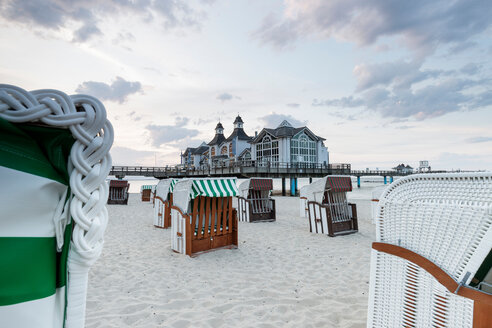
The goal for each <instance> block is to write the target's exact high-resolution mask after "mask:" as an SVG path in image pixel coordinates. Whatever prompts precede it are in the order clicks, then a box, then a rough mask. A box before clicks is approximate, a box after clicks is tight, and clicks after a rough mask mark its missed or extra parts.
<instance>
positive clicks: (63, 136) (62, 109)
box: [0, 85, 113, 328]
mask: <svg viewBox="0 0 492 328" xmlns="http://www.w3.org/2000/svg"><path fill="white" fill-rule="evenodd" d="M112 143H113V129H112V127H111V124H110V123H109V122H108V120H107V119H106V112H105V109H104V106H103V105H102V104H101V103H100V102H99V101H98V100H97V99H95V98H92V97H89V96H83V95H74V96H67V95H66V94H64V93H62V92H59V91H55V90H37V91H32V92H27V91H25V90H23V89H20V88H18V87H14V86H10V85H0V181H1V182H2V183H0V208H1V211H0V250H1V252H0V261H1V266H0V327H16V328H17V327H20V328H23V327H29V328H34V327H35V328H43V327H46V328H48V327H49V328H53V327H83V326H84V320H85V301H86V290H87V278H88V272H89V268H90V266H91V265H92V264H93V263H94V262H95V261H96V260H97V258H98V257H99V255H100V253H101V250H102V246H103V234H104V230H105V228H106V224H107V221H108V214H107V211H106V208H105V203H106V201H107V199H108V185H107V183H106V181H105V179H106V177H107V175H108V173H109V170H110V168H111V157H110V155H109V149H110V148H111V145H112Z"/></svg>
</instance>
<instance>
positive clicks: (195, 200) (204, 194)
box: [171, 178, 238, 256]
mask: <svg viewBox="0 0 492 328" xmlns="http://www.w3.org/2000/svg"><path fill="white" fill-rule="evenodd" d="M237 193H238V191H237V185H236V179H230V178H222V179H183V180H179V181H178V182H177V183H176V185H175V186H174V195H173V196H174V200H173V206H171V236H172V237H171V238H172V240H171V248H172V249H173V250H174V251H175V252H177V253H182V254H187V255H189V256H193V255H194V254H196V253H200V252H206V251H209V250H212V249H217V248H237V227H238V220H237V211H236V209H234V208H233V207H232V197H234V196H237Z"/></svg>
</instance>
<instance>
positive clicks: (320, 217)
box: [304, 176, 359, 237]
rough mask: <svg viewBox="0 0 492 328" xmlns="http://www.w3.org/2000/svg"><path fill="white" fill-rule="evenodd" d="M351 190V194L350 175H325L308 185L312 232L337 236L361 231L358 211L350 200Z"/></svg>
mask: <svg viewBox="0 0 492 328" xmlns="http://www.w3.org/2000/svg"><path fill="white" fill-rule="evenodd" d="M348 191H352V180H351V179H350V177H348V176H326V177H324V178H321V179H319V180H317V181H315V182H313V183H311V184H310V185H308V186H306V188H305V189H304V193H305V195H306V196H305V197H306V198H307V207H308V218H309V231H310V232H312V233H321V234H327V235H328V236H330V237H336V236H341V235H347V234H352V233H356V232H357V231H358V230H359V228H358V221H357V208H356V205H355V204H351V203H349V202H348V201H347V192H348Z"/></svg>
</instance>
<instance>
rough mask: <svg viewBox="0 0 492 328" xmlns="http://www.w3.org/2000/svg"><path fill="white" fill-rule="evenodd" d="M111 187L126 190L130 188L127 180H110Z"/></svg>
mask: <svg viewBox="0 0 492 328" xmlns="http://www.w3.org/2000/svg"><path fill="white" fill-rule="evenodd" d="M109 186H110V187H115V188H125V187H126V186H128V181H126V180H110V181H109Z"/></svg>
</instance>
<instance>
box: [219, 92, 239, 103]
mask: <svg viewBox="0 0 492 328" xmlns="http://www.w3.org/2000/svg"><path fill="white" fill-rule="evenodd" d="M216 99H218V100H220V101H221V102H225V101H229V100H232V99H239V100H241V97H238V96H234V95H231V94H230V93H228V92H224V93H221V94H220V95H218V96H217V97H216Z"/></svg>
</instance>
